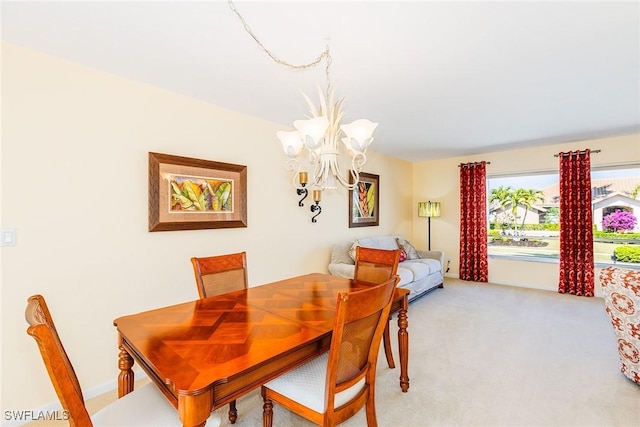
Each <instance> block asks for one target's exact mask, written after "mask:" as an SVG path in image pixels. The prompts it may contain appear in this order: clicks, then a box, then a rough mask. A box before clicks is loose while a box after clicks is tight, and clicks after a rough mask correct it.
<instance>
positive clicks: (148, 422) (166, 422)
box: [91, 383, 220, 427]
mask: <svg viewBox="0 0 640 427" xmlns="http://www.w3.org/2000/svg"><path fill="white" fill-rule="evenodd" d="M91 421H92V422H93V425H94V426H95V427H124V426H127V427H140V426H149V427H151V426H153V427H169V426H176V427H177V426H181V425H182V423H181V422H180V418H178V411H177V410H176V408H174V407H173V405H171V403H169V401H168V400H167V399H166V398H165V397H164V396H163V395H162V393H161V392H160V390H158V388H157V387H156V385H155V384H153V383H147V384H145V385H143V386H141V387H138V388H136V389H135V390H134V391H132V392H131V393H129V394H127V395H125V396H123V397H121V398H120V399H118V400H116V401H115V402H113V403H111V404H110V405H109V406H106V407H105V408H103V409H101V410H99V411H98V412H96V413H95V414H94V415H93V416H92V417H91ZM219 425H220V417H219V416H218V415H217V414H213V413H212V414H211V416H210V417H209V419H208V420H207V424H206V427H218V426H219Z"/></svg>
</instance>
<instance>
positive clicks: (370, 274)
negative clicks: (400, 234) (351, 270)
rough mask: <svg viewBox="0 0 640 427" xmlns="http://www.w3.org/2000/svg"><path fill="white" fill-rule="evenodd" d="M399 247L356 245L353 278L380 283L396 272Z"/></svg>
mask: <svg viewBox="0 0 640 427" xmlns="http://www.w3.org/2000/svg"><path fill="white" fill-rule="evenodd" d="M399 262H400V249H374V248H365V247H362V246H358V247H356V270H355V274H354V278H355V279H356V280H357V281H360V282H368V283H382V282H386V281H387V280H389V279H391V278H392V277H393V276H395V275H396V273H397V272H398V263H399Z"/></svg>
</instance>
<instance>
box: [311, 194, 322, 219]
mask: <svg viewBox="0 0 640 427" xmlns="http://www.w3.org/2000/svg"><path fill="white" fill-rule="evenodd" d="M321 197H322V190H313V201H314V202H316V204H315V205H311V212H312V213H313V212H315V211H318V213H317V214H315V215H314V216H313V217H312V218H311V222H317V221H316V217H317V216H318V215H320V214H321V213H322V208H321V207H320V198H321Z"/></svg>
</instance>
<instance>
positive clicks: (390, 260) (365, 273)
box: [354, 246, 401, 368]
mask: <svg viewBox="0 0 640 427" xmlns="http://www.w3.org/2000/svg"><path fill="white" fill-rule="evenodd" d="M400 253H401V250H400V249H375V248H365V247H363V246H357V247H356V270H355V274H354V279H355V280H357V281H359V282H367V283H376V284H377V283H382V282H385V281H387V280H389V279H390V278H391V277H393V276H395V275H396V273H397V272H398V264H399V262H400ZM391 314H393V313H391ZM391 314H389V321H388V322H387V325H386V326H385V328H384V335H383V343H384V354H385V357H386V358H387V364H388V365H389V367H390V368H395V367H396V364H395V363H394V361H393V352H392V351H391V334H390V332H389V323H390V322H391Z"/></svg>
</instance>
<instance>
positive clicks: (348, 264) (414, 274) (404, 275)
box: [329, 236, 444, 301]
mask: <svg viewBox="0 0 640 427" xmlns="http://www.w3.org/2000/svg"><path fill="white" fill-rule="evenodd" d="M355 242H357V244H358V245H360V246H363V247H366V248H376V249H399V248H400V246H403V248H404V249H405V252H407V255H408V258H407V259H406V260H405V261H402V262H401V263H400V264H399V265H398V275H399V276H400V283H399V284H398V287H400V288H407V289H409V291H410V294H409V301H412V300H414V299H416V298H418V297H420V296H422V295H425V294H426V293H427V292H429V291H431V290H433V289H435V288H442V287H443V282H444V272H443V267H444V252H441V251H421V250H416V249H415V248H414V247H413V245H411V243H410V242H408V241H406V240H405V239H404V238H403V237H402V236H372V237H360V238H358V239H356V240H351V241H348V242H343V243H339V244H335V245H333V247H332V248H331V261H330V263H329V272H330V273H331V274H333V275H335V276H340V277H347V278H353V275H354V273H355V261H354V260H353V258H352V255H350V253H349V252H350V251H352V252H351V253H352V254H353V253H354V251H355V248H354V243H355ZM353 256H355V255H353Z"/></svg>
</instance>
